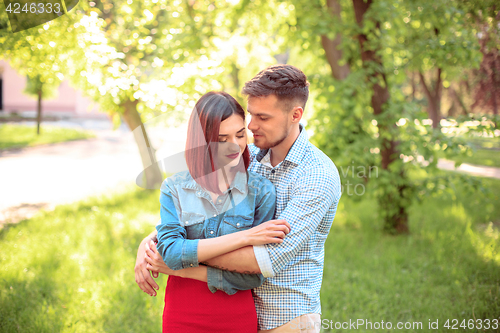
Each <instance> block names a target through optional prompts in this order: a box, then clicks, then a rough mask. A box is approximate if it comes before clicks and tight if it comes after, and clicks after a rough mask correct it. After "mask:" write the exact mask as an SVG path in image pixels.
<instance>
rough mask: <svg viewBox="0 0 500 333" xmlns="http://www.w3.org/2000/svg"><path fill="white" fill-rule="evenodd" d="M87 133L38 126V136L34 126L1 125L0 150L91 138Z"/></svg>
mask: <svg viewBox="0 0 500 333" xmlns="http://www.w3.org/2000/svg"><path fill="white" fill-rule="evenodd" d="M92 137H94V135H93V134H92V133H91V132H89V131H81V130H76V129H71V128H60V127H53V126H44V124H43V123H42V125H41V126H40V135H37V134H36V127H35V126H26V125H17V124H15V125H14V124H3V125H0V150H1V149H7V148H23V147H32V146H38V145H44V144H49V143H57V142H64V141H71V140H80V139H88V138H92Z"/></svg>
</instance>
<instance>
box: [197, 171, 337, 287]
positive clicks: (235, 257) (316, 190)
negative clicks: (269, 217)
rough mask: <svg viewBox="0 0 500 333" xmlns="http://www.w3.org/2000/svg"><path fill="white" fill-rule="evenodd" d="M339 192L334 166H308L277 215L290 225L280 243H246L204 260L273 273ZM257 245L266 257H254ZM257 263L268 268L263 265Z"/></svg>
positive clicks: (224, 266)
mask: <svg viewBox="0 0 500 333" xmlns="http://www.w3.org/2000/svg"><path fill="white" fill-rule="evenodd" d="M340 195H341V191H340V179H339V176H338V172H336V170H329V169H325V168H319V169H308V170H307V171H306V172H305V173H304V174H303V175H301V177H300V178H299V180H298V181H297V183H296V184H295V187H294V190H293V193H292V196H291V198H290V200H289V202H288V203H287V206H286V208H285V210H284V211H283V212H282V213H281V215H280V216H279V218H280V219H283V220H286V221H287V222H289V223H290V225H291V226H292V227H291V231H290V233H289V234H287V236H286V237H285V238H284V239H283V243H281V244H267V245H264V246H256V247H251V246H248V247H245V248H241V249H239V250H236V251H233V252H230V253H228V254H225V255H222V256H219V257H216V258H214V259H213V260H209V261H208V262H207V264H208V265H210V266H212V265H217V267H219V268H220V269H225V270H229V271H233V270H235V271H237V272H245V271H253V272H262V273H263V274H264V276H265V277H272V276H274V275H275V274H276V273H277V272H279V271H280V270H281V269H282V268H283V267H284V266H285V265H286V264H287V263H288V262H290V260H292V259H293V258H294V257H295V256H296V255H297V253H298V251H299V250H300V248H301V247H302V245H303V244H304V242H306V241H307V240H308V239H309V237H311V235H312V234H313V233H314V231H315V230H316V229H317V228H318V226H319V224H320V223H321V220H322V219H323V217H324V216H325V214H326V212H327V210H328V209H329V208H330V207H331V206H332V204H338V201H339V199H340ZM258 248H260V249H259V250H261V251H260V252H262V251H263V252H264V254H266V256H265V257H264V258H267V259H265V260H264V259H263V258H261V256H259V258H260V259H259V261H257V257H256V256H255V251H256V250H257V249H258ZM259 263H261V264H262V265H265V266H264V267H266V268H267V267H271V269H270V270H268V269H264V267H263V266H259ZM213 267H215V266H213ZM269 271H270V272H269Z"/></svg>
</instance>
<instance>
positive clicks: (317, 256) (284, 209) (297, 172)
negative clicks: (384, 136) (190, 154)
mask: <svg viewBox="0 0 500 333" xmlns="http://www.w3.org/2000/svg"><path fill="white" fill-rule="evenodd" d="M308 87H309V83H308V82H307V78H306V76H305V75H304V73H303V72H302V71H300V70H299V69H298V68H296V67H294V66H290V65H275V66H271V67H268V68H266V69H265V70H263V71H261V72H260V73H259V74H257V75H256V76H255V77H254V78H253V79H252V80H250V81H248V82H247V83H246V84H245V87H244V88H243V93H244V94H245V95H247V96H248V113H249V114H250V115H251V116H252V119H251V122H250V123H249V125H248V129H249V130H251V131H252V133H253V135H254V145H250V149H251V152H252V155H253V156H254V157H255V158H254V160H253V162H252V164H251V165H250V167H249V170H251V171H254V172H256V173H259V174H261V175H263V176H265V177H267V178H268V179H269V180H270V181H271V182H272V183H273V184H274V185H275V187H276V193H277V202H276V213H275V218H277V219H281V220H286V221H287V222H288V223H289V224H290V226H291V231H290V232H289V233H288V234H287V235H286V237H285V238H284V242H283V243H281V244H268V245H262V246H253V247H252V246H248V247H245V248H242V249H240V250H237V251H233V252H231V253H228V254H225V255H222V256H219V257H217V258H214V259H212V260H209V261H208V262H205V263H203V264H206V265H208V266H211V267H209V268H208V270H207V272H206V274H207V281H208V285H209V287H211V288H216V289H223V284H226V285H227V284H231V280H230V278H229V275H230V273H229V272H228V271H237V272H240V273H262V274H263V275H264V277H266V278H267V279H266V280H265V282H264V283H263V284H262V286H260V287H259V288H256V289H254V295H255V296H254V300H255V305H256V309H257V316H258V320H259V329H260V330H261V331H259V332H262V333H264V332H266V333H278V332H298V331H299V329H300V328H302V329H304V328H309V329H311V330H308V332H309V331H310V332H319V330H320V313H321V303H320V297H319V296H320V289H321V282H322V278H323V266H324V243H325V240H326V238H327V236H328V232H329V230H330V227H331V224H332V222H333V219H334V217H335V212H336V210H337V205H338V202H339V199H340V196H341V190H340V188H341V187H340V178H339V174H338V171H337V168H336V167H335V165H334V164H333V162H332V161H331V160H330V159H329V158H328V157H327V156H326V155H325V154H324V153H323V152H321V151H320V150H319V149H318V148H316V147H315V146H313V145H312V144H311V143H310V142H309V140H308V137H307V134H306V131H305V129H304V128H303V127H302V125H300V124H299V122H300V120H301V119H302V115H303V112H304V108H305V104H306V102H307V99H308V96H309V88H308ZM151 236H154V233H153V234H151V235H150V236H148V237H151ZM148 237H147V238H146V239H145V240H144V241H143V243H141V247H140V248H139V252H138V256H137V263H136V268H135V271H136V282H137V283H138V284H139V286H140V287H141V289H143V290H144V291H145V292H147V293H149V294H151V292H153V293H154V290H153V288H152V286H154V288H155V289H158V286H157V285H156V283H155V282H154V280H153V279H152V278H151V277H150V276H149V272H148V271H147V270H146V264H145V260H144V251H145V250H144V247H145V244H146V243H147V241H148V240H149V239H148ZM212 267H214V268H216V269H213V268H212ZM195 269H197V268H193V269H191V268H187V269H185V270H186V272H184V275H183V276H186V277H188V276H189V272H190V271H189V270H193V271H192V272H193V274H194V272H195ZM176 272H179V271H176ZM226 273H227V274H226Z"/></svg>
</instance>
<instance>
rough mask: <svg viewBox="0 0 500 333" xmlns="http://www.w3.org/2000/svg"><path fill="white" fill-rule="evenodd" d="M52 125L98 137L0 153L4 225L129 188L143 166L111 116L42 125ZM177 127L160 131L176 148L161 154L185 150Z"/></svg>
mask: <svg viewBox="0 0 500 333" xmlns="http://www.w3.org/2000/svg"><path fill="white" fill-rule="evenodd" d="M50 125H57V126H63V127H73V128H82V129H90V130H93V132H94V133H95V134H96V138H93V139H88V140H78V141H69V142H63V143H57V144H51V145H44V146H38V147H30V148H23V149H14V150H4V151H0V229H1V225H2V224H3V223H13V222H18V221H19V220H22V219H24V218H29V217H31V216H33V215H34V214H35V213H36V212H38V211H39V210H40V209H48V210H51V209H53V208H54V207H55V206H56V205H59V204H65V203H71V202H75V201H78V200H82V199H85V198H87V197H89V196H93V195H100V194H109V193H112V192H115V191H120V190H122V189H124V188H126V187H129V188H130V187H131V186H134V184H135V180H136V178H137V176H138V175H139V174H140V172H141V171H142V170H143V168H142V163H141V159H140V155H139V152H138V149H137V146H136V144H135V142H134V138H133V135H132V132H130V130H128V128H127V127H126V126H125V125H122V126H121V127H120V128H118V129H117V130H112V124H111V123H110V122H109V121H108V120H85V121H83V122H82V121H76V120H74V121H73V122H71V121H66V122H64V121H59V122H57V123H49V122H47V123H45V124H42V126H50ZM42 130H43V127H42ZM180 130H181V131H185V129H180ZM178 131H179V130H176V129H170V130H168V132H167V134H169V135H164V134H165V131H162V132H161V133H157V136H160V135H162V136H163V137H165V136H166V137H167V138H170V141H169V140H162V141H164V142H162V145H161V147H165V146H170V147H171V149H170V150H169V149H163V150H161V151H160V150H159V151H158V152H157V155H159V156H169V155H171V154H174V153H177V152H178V151H179V150H182V149H183V148H184V146H183V145H180V144H179V142H178V138H179V135H178V133H177V132H178Z"/></svg>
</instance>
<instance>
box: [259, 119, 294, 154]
mask: <svg viewBox="0 0 500 333" xmlns="http://www.w3.org/2000/svg"><path fill="white" fill-rule="evenodd" d="M287 128H288V126H286V124H285V126H283V136H282V137H281V138H279V139H278V140H276V141H274V142H271V143H267V144H265V145H257V143H256V141H255V140H254V144H255V146H256V147H257V148H260V149H262V150H266V149H270V148H273V147H276V146H277V145H279V144H280V143H282V142H283V141H285V139H286V138H287V137H288V135H289V134H290V131H289V130H288V129H287Z"/></svg>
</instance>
